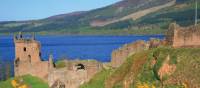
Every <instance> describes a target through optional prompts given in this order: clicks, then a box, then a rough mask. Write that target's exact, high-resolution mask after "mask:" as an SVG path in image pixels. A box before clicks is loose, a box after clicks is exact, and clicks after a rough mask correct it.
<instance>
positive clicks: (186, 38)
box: [166, 23, 200, 48]
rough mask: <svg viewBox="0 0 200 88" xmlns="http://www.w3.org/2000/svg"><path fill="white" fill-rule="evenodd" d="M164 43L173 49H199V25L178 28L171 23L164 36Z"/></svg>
mask: <svg viewBox="0 0 200 88" xmlns="http://www.w3.org/2000/svg"><path fill="white" fill-rule="evenodd" d="M166 41H167V43H168V45H170V46H172V47H174V48H179V47H200V25H196V26H195V25H192V26H189V27H180V26H179V25H178V24H176V23H172V24H171V25H170V26H169V30H168V32H167V34H166Z"/></svg>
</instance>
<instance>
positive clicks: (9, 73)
mask: <svg viewBox="0 0 200 88" xmlns="http://www.w3.org/2000/svg"><path fill="white" fill-rule="evenodd" d="M13 75H14V69H13V63H11V61H0V81H2V80H7V79H9V78H10V77H13Z"/></svg>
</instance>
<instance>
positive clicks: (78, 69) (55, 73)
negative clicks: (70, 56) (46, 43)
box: [14, 33, 102, 88]
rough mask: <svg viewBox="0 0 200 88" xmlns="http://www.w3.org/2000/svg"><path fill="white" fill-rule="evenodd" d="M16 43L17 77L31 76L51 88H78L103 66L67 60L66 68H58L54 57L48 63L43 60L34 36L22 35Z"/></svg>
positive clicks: (89, 61) (94, 62) (95, 63)
mask: <svg viewBox="0 0 200 88" xmlns="http://www.w3.org/2000/svg"><path fill="white" fill-rule="evenodd" d="M14 43H15V61H14V70H15V76H22V75H27V74H30V75H32V76H36V77H39V78H41V79H43V80H44V81H46V82H48V84H49V86H50V87H51V88H78V87H79V86H80V85H81V84H83V83H85V82H88V81H89V80H90V79H91V78H92V77H93V76H94V75H95V74H96V73H97V72H99V71H101V69H102V64H101V63H100V62H97V61H91V60H84V61H83V60H82V61H81V60H65V62H66V67H63V68H56V67H55V65H54V62H53V57H52V56H51V55H50V57H49V60H48V61H42V60H41V51H40V48H41V45H40V42H38V41H36V40H35V38H34V36H32V38H26V37H24V36H23V35H22V34H21V33H20V34H19V35H17V36H14Z"/></svg>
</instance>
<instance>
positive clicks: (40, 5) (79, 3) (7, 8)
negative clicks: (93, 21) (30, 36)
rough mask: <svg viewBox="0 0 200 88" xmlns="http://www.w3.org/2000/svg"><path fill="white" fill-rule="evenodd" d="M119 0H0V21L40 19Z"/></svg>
mask: <svg viewBox="0 0 200 88" xmlns="http://www.w3.org/2000/svg"><path fill="white" fill-rule="evenodd" d="M118 1H120V0H0V21H19V20H33V19H42V18H46V17H49V16H53V15H59V14H64V13H70V12H74V11H88V10H92V9H96V8H100V7H104V6H107V5H110V4H113V3H115V2H118Z"/></svg>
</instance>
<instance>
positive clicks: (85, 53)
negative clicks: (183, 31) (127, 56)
mask: <svg viewBox="0 0 200 88" xmlns="http://www.w3.org/2000/svg"><path fill="white" fill-rule="evenodd" d="M163 37H164V36H163V35H144V36H138V35H132V36H66V35H57V36H55V35H54V36H53V35H48V36H47V35H45V36H41V35H37V36H36V40H38V41H39V42H40V43H41V46H42V47H41V52H42V59H43V60H47V59H48V57H49V55H50V54H52V55H53V57H54V60H58V59H63V58H68V59H95V60H98V61H101V62H109V61H110V59H111V53H112V51H113V50H115V49H117V48H119V47H122V46H123V45H124V44H128V43H131V42H134V41H137V40H145V41H147V40H149V39H150V38H159V39H162V38H163ZM14 58H15V50H14V41H13V36H0V61H13V60H14Z"/></svg>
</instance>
